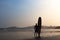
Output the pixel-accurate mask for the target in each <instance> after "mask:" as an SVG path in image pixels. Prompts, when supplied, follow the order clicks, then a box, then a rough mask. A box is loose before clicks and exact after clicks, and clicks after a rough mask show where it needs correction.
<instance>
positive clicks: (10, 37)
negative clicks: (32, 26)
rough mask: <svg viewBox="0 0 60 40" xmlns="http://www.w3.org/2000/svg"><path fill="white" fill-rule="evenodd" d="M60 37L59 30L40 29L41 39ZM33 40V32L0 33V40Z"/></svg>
mask: <svg viewBox="0 0 60 40" xmlns="http://www.w3.org/2000/svg"><path fill="white" fill-rule="evenodd" d="M57 35H60V29H42V30H41V37H52V36H57ZM27 38H29V39H30V38H34V31H33V30H31V31H27V30H26V31H13V32H12V31H10V32H0V40H23V39H27Z"/></svg>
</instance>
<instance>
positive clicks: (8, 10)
mask: <svg viewBox="0 0 60 40" xmlns="http://www.w3.org/2000/svg"><path fill="white" fill-rule="evenodd" d="M39 17H42V25H45V26H60V0H0V27H9V26H18V27H26V26H32V25H35V23H37V21H38V18H39Z"/></svg>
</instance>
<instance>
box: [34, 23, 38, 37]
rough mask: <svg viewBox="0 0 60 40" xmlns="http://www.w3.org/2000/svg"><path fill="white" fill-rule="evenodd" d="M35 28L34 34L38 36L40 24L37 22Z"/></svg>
mask: <svg viewBox="0 0 60 40" xmlns="http://www.w3.org/2000/svg"><path fill="white" fill-rule="evenodd" d="M34 30H35V32H34V36H35V37H37V33H38V25H37V23H36V25H35V26H34Z"/></svg>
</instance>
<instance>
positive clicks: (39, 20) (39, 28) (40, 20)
mask: <svg viewBox="0 0 60 40" xmlns="http://www.w3.org/2000/svg"><path fill="white" fill-rule="evenodd" d="M41 25H42V19H41V17H39V18H38V37H40V33H41Z"/></svg>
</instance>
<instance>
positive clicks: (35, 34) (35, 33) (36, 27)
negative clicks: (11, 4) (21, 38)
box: [34, 17, 42, 37]
mask: <svg viewBox="0 0 60 40" xmlns="http://www.w3.org/2000/svg"><path fill="white" fill-rule="evenodd" d="M41 24H42V21H41V17H39V18H38V23H36V25H35V26H34V30H35V32H34V36H35V37H40V33H41Z"/></svg>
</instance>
